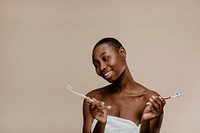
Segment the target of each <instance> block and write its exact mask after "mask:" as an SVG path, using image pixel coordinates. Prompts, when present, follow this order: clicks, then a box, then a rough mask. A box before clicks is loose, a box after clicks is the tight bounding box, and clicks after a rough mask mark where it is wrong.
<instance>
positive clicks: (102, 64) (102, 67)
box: [100, 62, 106, 71]
mask: <svg viewBox="0 0 200 133" xmlns="http://www.w3.org/2000/svg"><path fill="white" fill-rule="evenodd" d="M105 69H106V63H104V62H101V63H100V70H101V71H103V70H105Z"/></svg>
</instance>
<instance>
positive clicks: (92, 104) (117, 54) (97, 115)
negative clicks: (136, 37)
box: [83, 44, 165, 133]
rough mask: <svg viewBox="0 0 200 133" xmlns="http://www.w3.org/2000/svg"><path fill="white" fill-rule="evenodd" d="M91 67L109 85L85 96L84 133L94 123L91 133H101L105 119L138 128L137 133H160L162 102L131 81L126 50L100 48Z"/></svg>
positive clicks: (159, 98)
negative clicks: (128, 122) (86, 97)
mask: <svg viewBox="0 0 200 133" xmlns="http://www.w3.org/2000/svg"><path fill="white" fill-rule="evenodd" d="M93 64H94V66H95V70H96V73H97V74H98V75H99V76H101V77H103V78H104V79H105V80H107V81H108V82H110V83H111V84H110V85H108V86H105V87H102V88H99V89H96V90H93V91H91V92H89V93H88V94H87V96H88V97H90V98H88V99H86V100H85V101H84V103H83V117H84V124H83V133H91V125H92V122H93V120H94V119H96V120H97V121H98V122H97V124H96V126H95V129H94V131H93V132H94V133H104V130H105V125H106V122H107V121H106V120H107V115H111V116H116V117H120V118H123V119H128V120H131V121H133V122H134V123H135V124H136V125H139V124H141V128H140V133H159V130H160V127H161V123H162V118H163V107H164V105H165V101H164V99H163V98H162V97H160V96H159V94H158V93H156V92H154V91H151V90H149V89H147V88H146V87H144V86H142V85H140V84H139V83H137V82H135V81H134V79H133V78H132V76H131V73H130V71H129V69H128V66H127V63H126V51H125V49H124V48H123V47H121V48H119V50H116V49H115V48H113V47H112V46H110V45H109V44H102V45H99V46H97V47H96V48H95V49H94V51H93ZM148 102H150V104H148V105H147V104H146V103H148ZM109 106H111V108H109Z"/></svg>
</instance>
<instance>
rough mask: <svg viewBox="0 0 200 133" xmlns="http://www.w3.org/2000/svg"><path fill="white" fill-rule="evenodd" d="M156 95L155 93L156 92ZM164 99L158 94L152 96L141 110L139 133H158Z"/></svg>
mask: <svg viewBox="0 0 200 133" xmlns="http://www.w3.org/2000/svg"><path fill="white" fill-rule="evenodd" d="M156 95H157V94H156ZM165 103H166V102H165V100H164V99H163V98H162V97H160V96H158V95H157V96H155V95H154V96H152V97H150V98H149V103H148V105H147V106H146V108H145V109H144V111H143V115H142V118H141V128H140V133H159V132H160V127H161V124H162V119H163V112H164V111H163V107H164V105H165Z"/></svg>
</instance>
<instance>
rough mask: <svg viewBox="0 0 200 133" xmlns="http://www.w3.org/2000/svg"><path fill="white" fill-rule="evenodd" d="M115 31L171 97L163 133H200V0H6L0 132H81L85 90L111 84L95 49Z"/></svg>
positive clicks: (138, 65) (0, 20) (0, 23)
mask: <svg viewBox="0 0 200 133" xmlns="http://www.w3.org/2000/svg"><path fill="white" fill-rule="evenodd" d="M107 36H112V37H115V38H117V39H119V40H120V41H121V42H122V43H123V44H124V46H125V48H126V49H127V52H128V55H127V60H128V63H129V67H130V70H131V72H132V74H133V76H134V78H135V80H136V81H138V82H140V83H141V84H143V85H145V86H146V87H148V88H151V89H154V90H156V91H157V92H159V93H160V94H161V95H163V96H167V95H171V94H174V93H175V92H176V91H181V92H182V93H183V96H182V97H180V98H177V99H174V100H171V101H168V102H167V105H166V107H165V117H164V121H163V125H162V129H161V132H162V133H199V132H200V127H199V122H198V121H199V120H200V114H199V112H200V103H199V102H200V96H199V92H200V91H199V86H200V73H199V72H200V70H199V68H200V1H198V0H179V1H178V0H165V1H155V0H153V1H152V0H151V1H150V0H130V1H126V0H118V1H116V0H106V1H94V0H90V1H88V0H79V1H73V0H71V1H67V0H66V1H65V0H16V1H12V0H0V132H1V133H80V132H81V127H82V99H81V98H79V97H76V96H74V95H73V94H71V93H69V92H68V91H67V90H66V89H65V86H67V84H71V85H72V86H74V87H75V89H76V90H77V91H79V92H81V93H87V92H88V91H90V90H92V89H94V88H97V87H100V86H103V85H106V84H107V82H105V81H104V80H103V79H101V78H100V77H98V76H97V75H96V74H95V71H94V68H93V66H92V63H91V50H92V48H93V46H94V44H95V43H96V42H97V41H98V40H99V39H101V38H103V37H107Z"/></svg>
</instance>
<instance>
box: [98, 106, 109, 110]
mask: <svg viewBox="0 0 200 133" xmlns="http://www.w3.org/2000/svg"><path fill="white" fill-rule="evenodd" d="M98 108H99V109H100V110H109V109H111V106H102V107H98Z"/></svg>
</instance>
